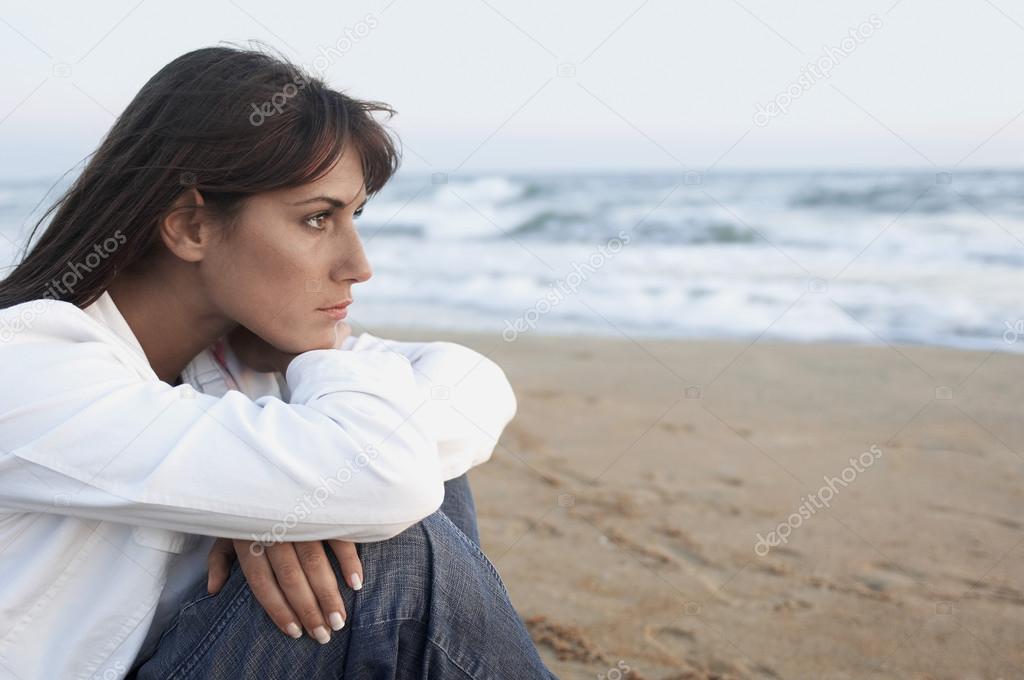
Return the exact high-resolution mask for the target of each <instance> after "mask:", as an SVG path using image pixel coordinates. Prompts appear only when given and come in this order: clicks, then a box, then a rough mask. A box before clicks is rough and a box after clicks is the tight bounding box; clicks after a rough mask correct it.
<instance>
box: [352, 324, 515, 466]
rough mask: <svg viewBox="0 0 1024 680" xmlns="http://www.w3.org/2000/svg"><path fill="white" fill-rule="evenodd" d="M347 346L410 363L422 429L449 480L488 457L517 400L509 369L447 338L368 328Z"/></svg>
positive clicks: (510, 416)
mask: <svg viewBox="0 0 1024 680" xmlns="http://www.w3.org/2000/svg"><path fill="white" fill-rule="evenodd" d="M342 349H343V350H348V351H353V352H357V353H364V354H365V353H366V352H378V353H380V352H389V353H397V354H399V355H401V356H403V357H405V358H406V359H408V361H409V363H410V364H411V365H412V369H413V375H414V379H415V381H416V386H417V389H418V391H419V394H420V395H421V399H422V400H423V407H422V408H420V409H418V410H417V411H416V416H415V417H416V418H417V419H418V420H419V421H420V422H421V426H422V429H423V430H425V431H426V432H428V433H430V435H431V436H432V438H433V439H434V441H435V442H436V443H437V449H438V455H439V456H440V458H441V468H442V476H443V477H444V479H445V480H448V479H452V478H453V477H458V476H460V475H462V474H463V473H465V472H467V471H468V470H470V469H471V468H472V467H474V466H476V465H479V464H481V463H484V462H486V461H487V460H489V459H490V457H491V455H492V454H493V452H494V449H495V447H496V446H497V443H498V440H499V439H500V437H501V434H502V432H503V431H504V429H505V427H506V426H507V425H508V423H509V422H511V420H512V419H513V418H514V417H515V414H516V411H517V408H518V404H517V402H516V396H515V392H514V391H513V389H512V386H511V384H510V383H509V380H508V378H507V376H506V375H505V372H504V371H503V370H502V369H501V367H500V366H498V364H497V363H495V362H494V361H493V360H492V359H490V358H488V357H487V356H486V355H484V354H481V353H480V352H477V351H475V350H472V349H470V348H469V347H466V346H464V345H460V344H458V343H454V342H448V341H443V340H439V341H432V342H406V341H398V340H391V339H388V338H381V337H378V336H375V335H371V334H370V333H361V334H360V335H358V336H350V337H348V338H347V339H346V340H345V342H344V343H343V344H342Z"/></svg>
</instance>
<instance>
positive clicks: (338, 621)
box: [327, 612, 345, 630]
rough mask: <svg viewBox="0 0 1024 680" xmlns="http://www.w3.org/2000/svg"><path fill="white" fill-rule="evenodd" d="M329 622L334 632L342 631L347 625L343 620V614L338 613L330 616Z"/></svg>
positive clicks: (332, 613)
mask: <svg viewBox="0 0 1024 680" xmlns="http://www.w3.org/2000/svg"><path fill="white" fill-rule="evenodd" d="M327 620H328V621H330V622H331V628H333V629H334V630H341V628H342V626H344V625H345V619H343V618H341V614H339V613H338V612H331V613H330V614H328V615H327Z"/></svg>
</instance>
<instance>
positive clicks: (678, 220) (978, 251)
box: [0, 169, 1024, 352]
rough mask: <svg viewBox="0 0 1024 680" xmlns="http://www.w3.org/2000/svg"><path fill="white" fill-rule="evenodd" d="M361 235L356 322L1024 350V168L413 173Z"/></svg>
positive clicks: (23, 228)
mask: <svg viewBox="0 0 1024 680" xmlns="http://www.w3.org/2000/svg"><path fill="white" fill-rule="evenodd" d="M56 181H57V180H56V178H43V179H39V180H24V181H10V180H8V181H0V235H3V236H5V237H6V238H3V239H0V256H3V257H5V258H6V259H4V261H3V264H5V265H8V264H11V263H12V262H14V261H15V260H16V258H17V252H18V249H17V247H16V244H23V243H24V238H25V237H26V236H27V233H28V230H29V228H30V227H31V224H30V220H31V222H34V219H33V218H37V217H38V215H39V214H41V209H42V206H45V200H47V199H46V198H45V197H47V195H48V192H49V199H50V200H52V198H53V196H54V195H55V194H54V191H57V190H59V188H60V184H59V183H57V184H56V185H55V182H56ZM65 182H66V180H65ZM55 187H56V188H55ZM357 224H358V228H359V232H360V234H361V236H362V239H363V243H364V245H365V248H366V251H367V255H368V257H369V259H370V262H371V264H372V266H373V276H372V277H371V278H370V280H368V281H366V282H364V283H360V284H357V285H356V286H355V287H354V288H353V295H354V298H355V304H353V305H352V307H351V308H350V316H349V322H350V324H351V325H352V326H353V328H359V327H360V326H364V327H366V328H367V329H370V328H374V327H394V326H413V327H420V328H434V329H443V330H466V331H482V332H488V333H501V335H502V337H503V338H504V339H505V340H507V341H514V340H515V339H517V338H519V337H523V336H526V335H530V334H542V335H563V336H609V337H619V338H631V339H633V340H637V341H639V340H642V339H644V338H666V339H667V338H683V339H709V338H726V339H738V340H744V341H755V340H757V341H761V340H764V341H789V342H843V343H859V344H869V345H877V344H889V345H901V344H910V345H934V346H946V347H957V348H970V349H981V350H997V351H1009V352H1017V351H1024V304H1022V302H1021V299H1022V297H1024V169H1022V170H970V171H954V172H952V173H947V172H936V171H934V170H931V169H929V170H898V171H897V170H856V171H854V170H807V171H792V170H787V171H781V170H780V171H765V170H759V171H742V172H741V171H721V172H719V171H712V172H710V173H704V174H700V173H695V172H691V173H684V172H663V171H657V172H649V173H641V172H630V173H590V172H588V173H582V172H581V173H566V172H561V173H550V174H547V173H505V172H490V173H476V174H452V175H449V174H445V173H440V172H437V173H413V172H400V173H399V174H398V175H397V176H396V177H395V178H393V179H392V181H391V182H390V183H389V184H388V185H387V186H386V187H385V188H384V189H383V190H382V191H381V192H380V193H379V194H377V195H376V196H374V197H373V198H371V200H370V201H369V203H368V204H367V206H366V208H365V210H364V213H363V215H362V216H361V217H360V218H359V220H358V222H357Z"/></svg>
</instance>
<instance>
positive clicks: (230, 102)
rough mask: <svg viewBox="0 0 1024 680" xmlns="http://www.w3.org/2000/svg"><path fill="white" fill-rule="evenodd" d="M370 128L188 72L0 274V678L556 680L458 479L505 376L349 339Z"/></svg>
mask: <svg viewBox="0 0 1024 680" xmlns="http://www.w3.org/2000/svg"><path fill="white" fill-rule="evenodd" d="M380 111H383V112H386V113H388V114H389V115H391V114H393V113H394V112H393V111H392V110H391V109H390V108H389V107H387V106H386V105H383V104H380V103H377V102H364V101H358V100H355V99H352V98H350V97H347V96H346V95H343V94H341V93H338V92H335V91H332V90H330V89H328V88H327V87H326V86H325V85H324V83H323V82H321V81H320V80H319V79H314V78H311V77H309V76H308V75H306V74H304V73H303V72H302V71H301V70H300V69H298V68H297V67H296V66H294V65H293V64H290V63H288V62H287V61H286V60H285V59H283V58H281V57H280V56H271V55H268V54H266V53H264V52H260V51H250V50H242V49H236V48H227V47H217V48H207V49H200V50H196V51H193V52H190V53H188V54H185V55H183V56H181V57H179V58H178V59H175V60H174V61H172V62H171V63H170V64H168V65H167V66H166V67H164V68H163V69H161V70H160V72H158V73H157V74H156V75H155V76H154V77H153V78H152V79H150V81H149V82H147V83H146V84H145V86H144V87H143V88H142V90H141V91H140V92H139V93H138V95H137V96H136V97H135V98H134V99H133V101H132V102H131V103H130V104H129V106H128V107H127V109H126V110H125V111H124V113H123V114H122V115H121V116H120V117H119V118H118V120H117V121H116V122H115V124H114V126H113V128H112V129H111V131H110V132H109V133H108V135H107V137H106V138H105V139H104V141H103V142H102V144H101V145H100V147H99V149H98V150H97V151H96V153H95V154H94V155H93V157H92V159H91V160H90V161H89V163H88V165H87V166H86V168H85V169H84V171H83V172H82V174H81V175H80V176H79V177H78V178H77V180H76V181H75V182H74V184H73V185H72V186H71V188H70V189H69V190H68V191H67V193H66V194H65V195H64V196H63V197H62V198H61V200H60V201H58V203H57V204H56V205H55V206H54V207H53V208H51V210H50V211H48V212H47V215H49V214H50V212H53V211H54V210H56V212H55V214H54V217H53V219H52V220H51V222H50V224H49V225H48V227H47V228H46V230H45V231H44V233H43V234H42V235H41V237H40V239H39V240H38V241H37V242H36V243H35V244H34V245H33V246H32V248H31V250H29V251H28V252H27V254H26V255H25V257H24V258H23V259H22V261H21V262H20V263H19V264H18V265H17V266H16V267H15V268H14V269H13V270H12V272H11V273H10V274H9V275H8V277H7V278H6V279H4V280H3V281H2V282H0V366H2V371H3V377H4V379H5V381H4V382H5V384H6V385H7V386H8V387H7V389H5V390H4V391H3V392H2V395H0V545H2V546H3V549H2V552H0V583H3V584H4V585H3V588H2V590H0V611H2V612H3V617H2V620H0V666H2V667H3V668H4V672H3V674H4V675H7V674H10V676H11V677H17V678H21V679H22V680H29V679H31V678H121V677H126V676H128V677H135V678H140V679H141V678H164V677H174V678H247V677H254V678H255V677H259V678H319V677H328V678H346V679H352V678H385V677H386V678H393V677H398V678H407V677H408V678H413V677H415V678H420V677H428V678H449V677H451V678H549V677H553V676H552V675H551V674H550V672H549V671H548V670H547V669H546V668H545V667H544V664H543V663H542V662H541V660H540V658H539V656H538V654H537V651H536V649H535V648H534V646H533V644H532V642H531V641H530V638H529V635H528V634H527V632H526V630H525V628H524V626H523V624H522V621H521V619H520V618H519V617H518V615H517V614H516V613H515V610H514V609H513V607H512V605H511V603H510V602H509V599H508V594H507V592H506V590H505V587H504V585H503V584H502V582H501V579H500V577H499V576H498V574H497V572H496V570H495V569H494V567H493V566H492V565H491V563H490V562H489V561H488V560H487V558H486V557H484V555H483V554H482V553H481V552H480V549H479V547H478V543H479V541H478V538H477V531H476V519H475V514H474V509H473V501H472V495H471V493H470V490H469V487H468V484H467V481H466V476H465V473H466V471H467V470H468V469H469V468H471V467H472V466H474V465H477V464H479V463H481V462H484V461H485V460H487V459H488V458H489V457H490V455H491V452H492V450H493V448H494V446H495V444H496V441H497V437H498V436H499V435H500V434H501V431H502V429H503V428H504V427H505V425H506V424H507V423H508V422H509V420H511V418H512V416H513V415H514V414H515V410H516V401H515V396H514V393H513V392H512V390H511V388H510V386H509V384H508V381H507V380H506V378H505V375H504V373H503V372H502V371H501V369H500V368H499V367H498V366H497V365H495V364H494V363H493V362H492V361H490V360H489V359H487V358H486V357H484V356H483V355H480V354H478V353H476V352H474V351H472V350H470V349H468V348H466V347H463V346H461V345H457V344H454V343H449V342H427V343H413V342H398V341H394V340H384V339H381V338H377V337H375V336H372V335H370V334H369V333H363V334H361V335H359V336H353V335H351V330H350V328H349V326H348V325H347V324H346V323H345V322H344V321H343V318H344V317H345V314H346V313H345V308H346V307H347V305H348V304H349V303H351V302H352V300H353V290H352V289H353V286H354V284H356V283H361V282H363V281H366V280H367V279H369V278H370V276H371V274H372V271H371V268H370V264H369V262H368V261H367V259H366V256H365V253H364V251H363V248H362V245H361V243H360V240H359V236H358V233H357V231H356V228H355V225H354V222H353V221H354V219H355V218H356V217H357V216H358V215H359V214H360V213H361V212H362V210H363V206H364V204H365V203H366V201H367V199H368V198H369V197H370V196H372V195H374V194H376V193H377V192H378V191H379V190H380V189H381V188H382V187H383V186H384V184H385V183H386V182H387V181H388V180H389V178H390V177H391V176H392V174H393V173H394V171H395V170H396V169H397V167H398V154H397V152H396V148H395V146H394V144H393V142H392V140H391V138H390V136H389V134H388V132H387V131H386V129H385V128H384V127H383V126H382V125H381V124H380V123H379V122H377V121H376V120H375V119H374V117H373V115H372V114H373V113H374V112H380ZM45 217H46V216H45V215H44V219H45ZM41 222H42V220H40V223H41ZM38 226H39V225H38V224H37V225H36V227H37V228H38ZM30 240H31V238H30ZM207 568H209V574H207ZM303 633H305V634H303Z"/></svg>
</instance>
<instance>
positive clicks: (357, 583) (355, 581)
mask: <svg viewBox="0 0 1024 680" xmlns="http://www.w3.org/2000/svg"><path fill="white" fill-rule="evenodd" d="M362 587H363V579H361V578H359V574H352V590H359V589H360V588H362Z"/></svg>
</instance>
